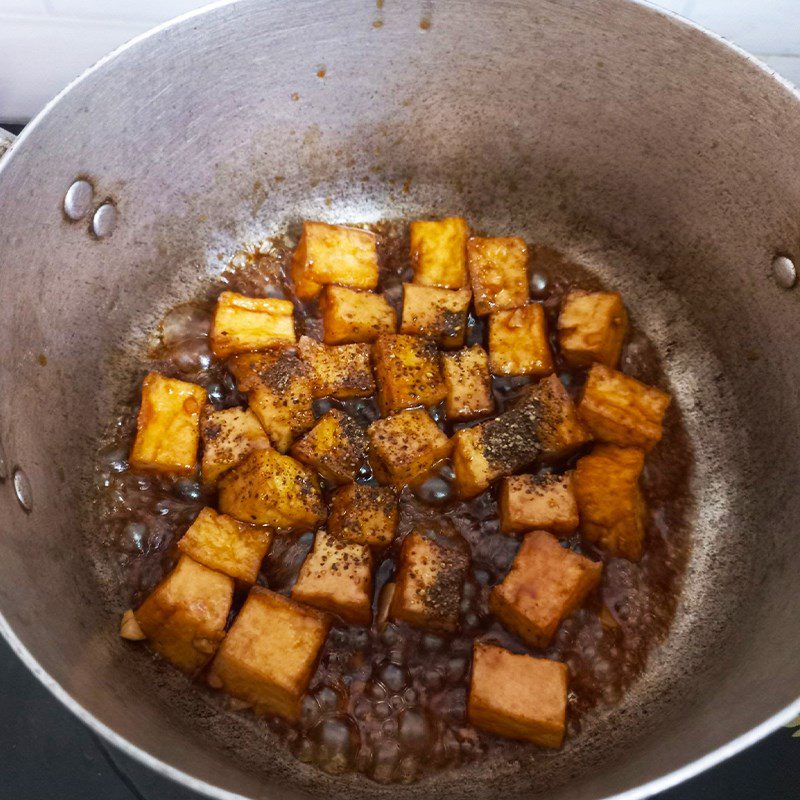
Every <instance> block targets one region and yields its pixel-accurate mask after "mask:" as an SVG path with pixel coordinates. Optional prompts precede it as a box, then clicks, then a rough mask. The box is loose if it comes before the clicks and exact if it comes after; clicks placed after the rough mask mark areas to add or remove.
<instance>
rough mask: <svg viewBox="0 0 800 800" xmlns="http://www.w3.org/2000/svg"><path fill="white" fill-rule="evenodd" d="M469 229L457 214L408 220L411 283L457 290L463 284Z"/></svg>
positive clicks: (465, 277) (464, 284) (465, 276)
mask: <svg viewBox="0 0 800 800" xmlns="http://www.w3.org/2000/svg"><path fill="white" fill-rule="evenodd" d="M468 234H469V229H468V228H467V223H466V221H465V220H463V219H461V217H447V218H446V219H442V220H438V221H431V220H418V221H416V222H412V223H411V265H412V266H413V268H414V283H418V284H420V285H422V286H439V287H440V288H442V289H461V288H462V287H464V286H466V285H467V264H466V261H467V259H466V247H467V235H468Z"/></svg>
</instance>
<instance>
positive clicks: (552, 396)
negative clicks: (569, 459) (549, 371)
mask: <svg viewBox="0 0 800 800" xmlns="http://www.w3.org/2000/svg"><path fill="white" fill-rule="evenodd" d="M528 402H532V403H533V404H534V405H538V408H539V414H540V419H541V422H540V425H539V434H538V439H539V444H540V446H541V448H542V457H543V458H545V459H549V460H552V459H559V458H565V457H566V456H569V455H571V454H572V453H574V452H575V451H576V450H578V449H579V448H581V447H583V445H585V444H586V443H587V442H590V441H592V434H591V433H590V431H588V430H587V429H586V427H584V425H583V424H582V422H581V419H580V417H579V416H578V412H577V409H576V408H575V404H574V403H573V402H572V398H571V397H570V396H569V394H568V393H567V390H566V389H565V388H564V384H563V383H561V381H560V380H559V379H558V376H557V375H549V376H548V377H546V378H544V379H543V380H541V381H539V383H537V384H536V385H535V386H534V387H532V389H531V390H530V393H529V396H528Z"/></svg>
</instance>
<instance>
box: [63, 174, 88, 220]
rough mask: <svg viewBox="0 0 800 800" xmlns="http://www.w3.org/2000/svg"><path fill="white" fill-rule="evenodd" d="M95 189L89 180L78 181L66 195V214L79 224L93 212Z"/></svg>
mask: <svg viewBox="0 0 800 800" xmlns="http://www.w3.org/2000/svg"><path fill="white" fill-rule="evenodd" d="M92 200H94V189H93V188H92V184H91V183H89V181H87V180H83V179H79V180H76V181H75V183H73V184H72V186H70V187H69V189H67V193H66V194H65V195H64V213H65V214H66V215H67V216H68V217H69V218H70V219H71V220H74V221H75V222H77V221H78V220H79V219H83V218H84V217H85V216H86V215H87V214H88V213H89V212H90V211H91V210H92Z"/></svg>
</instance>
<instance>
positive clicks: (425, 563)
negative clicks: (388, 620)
mask: <svg viewBox="0 0 800 800" xmlns="http://www.w3.org/2000/svg"><path fill="white" fill-rule="evenodd" d="M468 563H469V562H468V559H467V557H466V556H465V555H464V553H462V552H461V551H459V550H456V549H455V547H450V546H447V545H444V544H439V542H435V541H434V540H433V539H431V538H430V537H428V536H423V535H422V534H421V533H419V532H417V531H414V532H413V533H410V534H409V535H408V536H406V538H405V539H404V540H403V545H402V547H401V549H400V561H399V565H398V568H397V578H396V579H395V589H394V595H393V596H392V602H391V605H390V607H389V616H391V617H392V618H393V619H397V620H403V621H404V622H408V623H409V625H413V626H414V627H416V628H430V629H432V630H441V631H452V630H455V628H456V627H457V625H458V611H459V606H460V604H461V594H462V590H463V587H464V579H465V577H466V574H467V566H468Z"/></svg>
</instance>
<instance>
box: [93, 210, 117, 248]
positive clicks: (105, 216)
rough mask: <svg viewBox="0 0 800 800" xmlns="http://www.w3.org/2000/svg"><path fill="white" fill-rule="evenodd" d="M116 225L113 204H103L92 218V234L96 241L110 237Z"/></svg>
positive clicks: (115, 213)
mask: <svg viewBox="0 0 800 800" xmlns="http://www.w3.org/2000/svg"><path fill="white" fill-rule="evenodd" d="M116 225H117V209H116V208H115V207H114V205H113V203H103V205H101V206H100V207H99V208H98V209H97V211H95V212H94V216H93V217H92V233H93V234H94V235H95V236H96V237H97V238H98V239H104V238H105V237H106V236H111V234H112V233H113V232H114V228H115V227H116Z"/></svg>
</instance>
